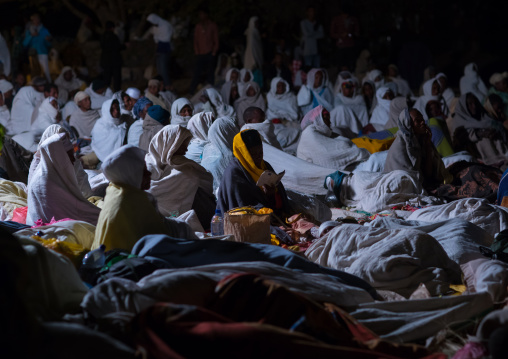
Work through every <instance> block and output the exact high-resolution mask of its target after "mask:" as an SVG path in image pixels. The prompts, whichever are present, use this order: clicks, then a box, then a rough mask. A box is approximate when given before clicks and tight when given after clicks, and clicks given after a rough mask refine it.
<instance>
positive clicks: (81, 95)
mask: <svg viewBox="0 0 508 359" xmlns="http://www.w3.org/2000/svg"><path fill="white" fill-rule="evenodd" d="M87 97H90V95H88V94H87V93H86V92H85V91H79V92H78V93H76V95H74V103H75V104H76V105H77V104H79V101H81V100H84V99H85V98H87Z"/></svg>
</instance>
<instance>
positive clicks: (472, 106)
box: [466, 94, 480, 117]
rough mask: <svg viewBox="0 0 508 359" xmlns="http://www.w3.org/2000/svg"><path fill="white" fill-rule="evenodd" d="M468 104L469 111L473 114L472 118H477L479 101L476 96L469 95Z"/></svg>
mask: <svg viewBox="0 0 508 359" xmlns="http://www.w3.org/2000/svg"><path fill="white" fill-rule="evenodd" d="M466 104H467V110H468V111H469V113H470V114H471V116H473V117H475V116H476V115H477V113H478V112H479V110H480V109H479V108H478V100H477V99H476V97H475V96H474V95H471V94H469V95H467V97H466Z"/></svg>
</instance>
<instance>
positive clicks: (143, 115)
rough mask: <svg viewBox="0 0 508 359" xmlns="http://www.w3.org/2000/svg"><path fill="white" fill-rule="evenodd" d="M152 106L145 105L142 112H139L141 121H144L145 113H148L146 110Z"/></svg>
mask: <svg viewBox="0 0 508 359" xmlns="http://www.w3.org/2000/svg"><path fill="white" fill-rule="evenodd" d="M150 106H152V104H151V103H149V104H147V105H146V106H145V108H144V109H143V110H141V112H140V113H139V117H140V118H142V119H143V120H144V119H145V116H146V113H147V112H148V108H149V107H150Z"/></svg>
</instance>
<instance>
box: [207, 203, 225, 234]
mask: <svg viewBox="0 0 508 359" xmlns="http://www.w3.org/2000/svg"><path fill="white" fill-rule="evenodd" d="M210 228H211V230H212V236H223V235H224V222H223V220H222V213H221V211H220V209H216V210H215V215H214V216H213V217H212V223H211V224H210Z"/></svg>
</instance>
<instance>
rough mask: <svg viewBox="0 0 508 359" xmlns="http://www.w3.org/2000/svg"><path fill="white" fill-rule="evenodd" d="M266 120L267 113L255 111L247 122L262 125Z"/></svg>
mask: <svg viewBox="0 0 508 359" xmlns="http://www.w3.org/2000/svg"><path fill="white" fill-rule="evenodd" d="M264 120H265V113H264V112H263V111H255V112H254V113H253V114H252V116H251V118H248V119H247V120H246V122H247V123H261V122H263V121H264Z"/></svg>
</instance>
